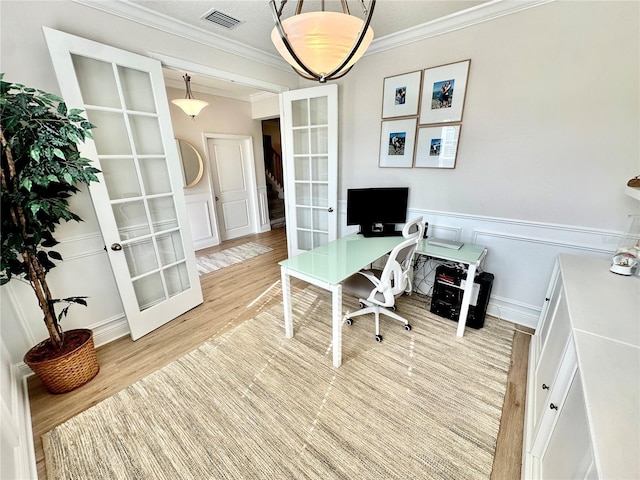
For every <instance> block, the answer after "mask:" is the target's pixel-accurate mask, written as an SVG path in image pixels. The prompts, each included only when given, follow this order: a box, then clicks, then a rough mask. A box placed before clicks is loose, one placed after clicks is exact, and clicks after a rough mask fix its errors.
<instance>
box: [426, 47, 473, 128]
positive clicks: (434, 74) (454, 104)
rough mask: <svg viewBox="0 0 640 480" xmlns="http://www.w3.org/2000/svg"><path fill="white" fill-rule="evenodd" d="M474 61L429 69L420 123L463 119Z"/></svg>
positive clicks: (427, 70)
mask: <svg viewBox="0 0 640 480" xmlns="http://www.w3.org/2000/svg"><path fill="white" fill-rule="evenodd" d="M470 64H471V60H464V61H462V62H457V63H450V64H448V65H441V66H439V67H433V68H427V69H425V70H424V75H423V77H422V100H421V102H420V124H421V125H423V124H429V123H447V122H460V121H462V110H463V108H464V98H465V95H466V93H467V79H468V77H469V65H470Z"/></svg>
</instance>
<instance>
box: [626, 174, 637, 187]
mask: <svg viewBox="0 0 640 480" xmlns="http://www.w3.org/2000/svg"><path fill="white" fill-rule="evenodd" d="M627 186H628V187H635V188H640V175H637V176H635V177H633V178H632V179H631V180H629V181H628V182H627Z"/></svg>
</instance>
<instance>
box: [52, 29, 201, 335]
mask: <svg viewBox="0 0 640 480" xmlns="http://www.w3.org/2000/svg"><path fill="white" fill-rule="evenodd" d="M44 33H45V38H46V40H47V45H48V47H49V53H50V55H51V59H52V61H53V65H54V68H55V71H56V76H57V78H58V84H59V86H60V89H61V91H62V96H63V98H64V99H65V101H66V103H67V105H68V106H69V107H70V108H80V109H82V110H84V111H85V115H86V117H87V119H88V120H89V121H90V122H91V123H93V124H94V125H95V126H96V128H95V129H93V130H92V134H93V141H91V140H87V141H86V142H84V143H81V144H80V145H79V148H80V152H81V154H82V155H83V156H84V157H86V158H89V159H91V160H92V161H93V162H94V165H95V166H96V167H97V168H99V169H100V170H101V171H102V173H101V174H99V175H98V176H99V178H100V182H99V183H92V184H91V185H90V193H91V199H92V201H93V204H94V208H95V211H96V216H97V218H98V222H99V224H100V229H101V232H102V236H103V239H104V242H105V249H106V251H107V254H108V257H109V261H110V263H111V267H112V270H113V274H114V277H115V280H116V284H117V286H118V290H119V292H120V296H121V298H122V303H123V305H124V310H125V315H126V317H127V321H128V322H129V328H130V330H131V338H133V339H134V340H136V339H138V338H140V337H141V336H143V335H145V334H147V333H149V332H150V331H152V330H154V329H156V328H158V327H159V326H161V325H163V324H165V323H167V322H169V321H170V320H172V319H174V318H176V317H177V316H179V315H180V314H182V313H184V312H186V311H187V310H190V309H191V308H193V307H195V306H196V305H199V304H200V303H202V290H201V288H200V281H199V279H198V273H197V269H196V261H195V253H194V251H193V246H192V241H191V234H190V232H189V228H188V224H187V220H186V219H187V210H186V204H185V199H184V194H183V191H182V173H181V169H180V164H179V159H178V151H177V148H176V144H175V141H174V138H173V129H172V127H171V119H170V116H169V106H168V101H167V97H166V90H165V86H164V80H163V78H162V68H161V65H160V62H158V61H157V60H153V59H150V58H148V57H143V56H141V55H137V54H133V53H131V52H126V51H123V50H119V49H116V48H113V47H109V46H107V45H102V44H100V43H96V42H93V41H91V40H87V39H84V38H80V37H76V36H74V35H69V34H66V33H63V32H59V31H56V30H52V29H49V28H46V27H45V28H44Z"/></svg>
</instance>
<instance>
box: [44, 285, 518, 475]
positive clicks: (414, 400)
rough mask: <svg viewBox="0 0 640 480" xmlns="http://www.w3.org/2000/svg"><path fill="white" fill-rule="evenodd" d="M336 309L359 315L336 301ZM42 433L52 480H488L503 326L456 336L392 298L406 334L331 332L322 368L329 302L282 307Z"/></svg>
mask: <svg viewBox="0 0 640 480" xmlns="http://www.w3.org/2000/svg"><path fill="white" fill-rule="evenodd" d="M344 303H345V309H349V310H351V311H353V310H355V309H357V304H356V299H351V298H349V297H347V296H345V298H344ZM293 308H294V316H295V325H294V329H295V336H294V338H293V339H286V338H285V336H284V326H283V311H282V304H281V303H280V304H279V305H277V306H275V307H272V308H270V309H265V310H264V311H263V312H261V313H260V314H258V316H257V317H256V318H254V319H252V320H248V321H246V322H245V323H243V324H241V325H240V326H238V327H236V328H235V329H234V330H232V331H231V332H229V333H227V334H225V335H223V336H221V337H219V338H217V339H214V340H212V341H210V342H208V343H206V344H204V345H202V346H201V347H200V348H198V349H197V350H195V351H193V352H191V353H190V354H188V355H186V356H185V357H183V358H181V359H180V360H177V361H175V362H173V363H171V364H170V365H168V366H167V367H165V368H163V369H161V370H159V371H157V372H155V373H153V374H152V375H150V376H148V377H146V378H144V379H143V380H140V381H139V382H137V383H135V384H134V385H132V386H130V387H128V388H126V389H124V390H122V391H121V392H119V393H118V394H116V395H113V396H112V397H110V398H108V399H106V400H104V401H103V402H101V403H99V404H97V405H96V406H94V407H92V408H90V409H88V410H86V411H85V412H83V413H81V414H80V415H77V416H76V417H74V418H72V419H70V420H68V421H67V422H65V423H64V424H62V425H60V426H59V427H57V428H55V429H54V430H52V431H50V432H48V433H47V434H45V435H44V436H43V445H44V450H45V457H46V468H47V475H48V478H49V479H50V480H54V479H65V480H67V479H106V478H109V479H112V478H113V479H172V480H173V479H228V478H234V479H235V478H238V479H431V478H434V479H456V480H460V479H474V480H475V479H486V478H489V477H490V474H491V468H492V462H493V455H494V450H495V443H496V438H497V434H498V428H499V423H500V417H501V410H502V405H503V400H504V393H505V385H506V380H507V373H508V369H509V363H510V354H511V345H512V339H513V334H514V328H513V325H512V324H510V323H507V322H503V321H500V320H497V319H495V318H487V320H486V323H485V327H484V328H483V329H481V330H471V329H468V330H467V332H466V333H465V336H464V337H463V338H462V339H460V338H457V337H456V335H455V333H456V323H454V322H452V321H450V320H446V319H442V318H439V317H436V316H432V315H431V314H430V313H428V312H427V311H426V309H425V304H424V301H423V299H421V298H419V297H417V296H411V297H403V298H401V299H400V300H399V303H398V311H399V312H401V313H402V314H403V315H406V316H407V317H408V318H410V319H411V323H412V324H413V330H411V331H410V332H407V331H405V330H404V328H403V327H402V325H401V324H400V323H398V322H396V321H393V320H383V321H382V326H381V328H382V334H383V336H384V340H383V341H382V343H377V342H376V341H375V339H374V325H373V320H372V319H369V318H367V317H359V318H356V319H355V320H354V324H353V325H352V326H347V325H343V365H342V366H341V367H340V368H337V369H336V368H334V367H333V366H332V364H331V345H330V339H331V321H330V318H331V302H330V296H329V295H328V293H327V292H325V291H323V290H320V289H316V288H315V287H308V288H306V289H304V290H302V291H296V292H295V295H294V298H293Z"/></svg>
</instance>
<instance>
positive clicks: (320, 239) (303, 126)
mask: <svg viewBox="0 0 640 480" xmlns="http://www.w3.org/2000/svg"><path fill="white" fill-rule="evenodd" d="M332 87H335V86H332ZM323 88H326V87H316V88H313V89H305V90H299V91H293V92H288V93H289V94H291V95H292V96H296V95H298V96H299V97H300V98H297V99H291V103H290V116H291V118H290V122H287V121H285V122H284V124H285V126H286V128H289V129H290V132H287V133H286V135H287V138H289V139H290V142H291V144H290V145H289V149H290V152H291V154H290V158H289V159H288V160H289V161H290V162H289V164H288V165H289V167H288V168H289V172H290V173H289V175H290V178H291V177H292V180H291V179H290V180H289V181H288V182H287V183H288V188H289V190H288V191H286V194H287V195H288V196H290V198H289V202H290V205H294V209H295V214H294V218H292V220H295V222H293V223H294V224H295V232H292V234H293V235H294V238H293V239H292V240H293V242H294V244H295V245H297V248H296V251H304V250H311V249H313V248H316V247H318V246H321V245H324V244H326V243H328V242H329V241H331V240H333V239H335V230H336V228H335V224H336V221H335V217H336V214H335V213H334V208H333V206H334V205H335V202H336V200H337V199H336V198H335V197H336V195H337V194H336V177H337V175H336V172H335V170H336V169H337V159H336V156H337V152H336V151H335V150H336V149H335V146H336V143H337V142H336V141H335V139H334V138H332V135H333V136H334V137H335V135H336V133H335V132H336V129H335V125H334V124H332V122H336V121H337V118H335V117H336V116H335V113H334V114H332V113H331V111H332V109H331V107H332V102H335V103H337V91H336V89H335V88H333V89H332V90H329V93H331V92H333V94H334V96H331V95H330V94H327V91H325V90H321V89H323ZM306 92H309V95H308V96H307V95H305V93H306ZM285 120H286V119H285ZM288 218H289V217H288ZM292 230H293V229H292ZM294 253H295V252H294Z"/></svg>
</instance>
